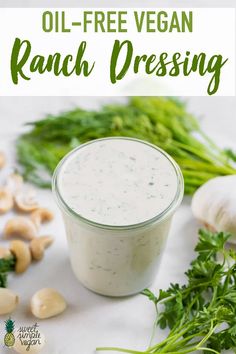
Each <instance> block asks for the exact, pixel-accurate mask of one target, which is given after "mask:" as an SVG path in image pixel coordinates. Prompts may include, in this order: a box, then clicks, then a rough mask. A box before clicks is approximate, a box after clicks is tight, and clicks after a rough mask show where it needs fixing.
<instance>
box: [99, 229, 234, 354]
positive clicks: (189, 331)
mask: <svg viewBox="0 0 236 354" xmlns="http://www.w3.org/2000/svg"><path fill="white" fill-rule="evenodd" d="M230 236H231V235H230V234H228V233H223V232H219V233H212V232H210V231H207V230H200V231H199V241H198V244H197V246H196V248H195V251H196V252H197V257H196V259H194V260H193V262H192V263H191V267H190V268H189V269H188V270H187V272H186V273H185V274H186V277H187V282H186V284H185V285H182V286H181V285H179V284H171V285H170V287H169V289H167V290H160V291H159V295H158V296H156V295H155V294H153V293H152V292H151V291H150V290H148V289H145V290H144V291H143V292H142V294H143V295H145V296H147V297H148V298H149V300H151V301H152V302H153V303H154V305H155V309H156V311H157V318H156V320H155V323H154V328H157V327H158V326H159V327H161V328H166V327H168V328H169V334H168V336H167V337H166V338H165V339H164V340H163V341H161V342H159V343H157V344H155V345H152V346H149V347H148V348H147V350H146V351H143V352H139V353H142V354H157V353H159V354H187V353H194V352H202V351H204V352H205V353H206V352H211V353H215V354H220V353H221V352H222V351H225V350H226V351H227V350H230V349H235V348H236V265H235V261H236V251H235V250H233V249H228V248H226V247H225V245H226V242H227V241H228V239H229V238H230ZM219 254H220V255H221V257H220V258H218V257H217V256H218V255H219ZM218 259H220V260H218ZM153 338H154V333H153V334H152V339H153ZM103 349H105V348H99V350H103ZM106 350H108V349H106ZM109 350H114V351H118V352H119V351H122V352H127V353H137V351H132V350H130V349H127V350H128V351H126V349H123V348H122V349H121V348H109Z"/></svg>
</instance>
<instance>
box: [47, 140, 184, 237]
mask: <svg viewBox="0 0 236 354" xmlns="http://www.w3.org/2000/svg"><path fill="white" fill-rule="evenodd" d="M104 140H129V141H136V142H138V143H142V144H145V145H147V146H150V147H152V148H154V149H155V150H157V151H159V152H160V153H161V154H162V155H164V156H165V157H166V158H167V159H168V160H169V161H170V163H171V164H172V166H173V168H174V170H175V173H176V178H177V188H176V193H175V196H174V198H173V200H172V202H171V203H170V204H169V205H168V206H167V207H166V208H165V209H164V210H163V211H162V212H161V213H159V214H157V215H155V216H154V217H152V218H150V219H147V220H144V221H142V222H140V223H135V224H130V225H106V224H102V223H98V222H96V221H93V220H90V219H88V218H85V217H83V216H82V215H80V214H78V213H77V212H76V211H74V210H73V209H71V207H70V206H69V205H68V204H67V203H66V201H65V200H64V199H63V197H62V195H61V193H60V190H59V187H58V176H59V174H60V171H61V168H62V166H63V165H64V163H65V162H66V161H67V160H68V159H69V158H70V157H71V156H72V155H73V154H75V153H76V152H77V151H78V150H80V149H81V148H84V147H86V146H87V145H90V144H94V143H97V142H100V141H104ZM52 192H53V195H54V197H55V200H56V202H57V204H58V206H59V207H60V208H62V209H63V210H64V211H65V212H67V213H69V214H70V215H72V216H73V217H75V218H76V219H77V220H79V221H81V222H83V223H85V224H87V225H90V226H94V227H96V228H99V229H108V230H133V229H139V228H143V227H146V226H150V225H152V224H155V223H157V222H161V221H163V220H164V219H165V218H166V217H168V216H169V215H170V214H172V213H173V212H174V211H175V210H176V208H177V207H178V206H179V205H180V203H181V201H182V199H183V194H184V179H183V175H182V172H181V170H180V167H179V165H178V164H177V163H176V162H175V160H174V159H173V158H172V157H171V156H170V155H169V154H168V153H166V152H165V151H164V150H162V149H161V148H159V147H158V146H157V145H154V144H151V143H149V142H146V141H144V140H141V139H136V138H129V137H123V136H116V137H106V138H100V139H94V140H91V141H88V142H86V143H84V144H81V145H79V146H78V147H76V148H75V149H73V150H71V151H70V152H69V153H67V154H66V155H65V156H64V157H63V158H62V159H61V161H60V162H59V163H58V165H57V167H56V168H55V171H54V173H53V177H52Z"/></svg>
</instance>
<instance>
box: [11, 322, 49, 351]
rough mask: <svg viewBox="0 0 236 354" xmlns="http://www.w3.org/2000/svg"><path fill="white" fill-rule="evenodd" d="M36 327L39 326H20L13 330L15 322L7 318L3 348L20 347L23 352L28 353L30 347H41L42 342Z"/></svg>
mask: <svg viewBox="0 0 236 354" xmlns="http://www.w3.org/2000/svg"><path fill="white" fill-rule="evenodd" d="M38 327H39V325H38V324H37V323H35V324H34V325H32V326H20V327H19V328H18V329H16V330H15V321H13V320H12V319H11V318H9V319H8V320H6V321H5V330H6V334H5V336H4V344H5V346H6V347H8V348H11V347H14V346H15V345H17V347H21V348H22V349H23V350H24V352H25V351H26V352H28V351H30V348H31V347H37V348H39V347H40V346H42V344H43V343H42V342H43V340H42V337H41V336H42V334H41V333H40V331H39V329H38Z"/></svg>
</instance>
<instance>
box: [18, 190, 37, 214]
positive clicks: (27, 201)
mask: <svg viewBox="0 0 236 354" xmlns="http://www.w3.org/2000/svg"><path fill="white" fill-rule="evenodd" d="M15 205H16V207H17V209H18V210H20V211H24V212H31V211H33V210H35V209H37V208H38V202H37V201H36V200H35V193H34V191H21V192H19V193H17V194H16V196H15Z"/></svg>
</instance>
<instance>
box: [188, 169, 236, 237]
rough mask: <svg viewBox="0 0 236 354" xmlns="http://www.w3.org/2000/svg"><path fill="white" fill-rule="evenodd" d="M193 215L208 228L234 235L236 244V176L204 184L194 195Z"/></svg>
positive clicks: (220, 178) (214, 179) (215, 179)
mask: <svg viewBox="0 0 236 354" xmlns="http://www.w3.org/2000/svg"><path fill="white" fill-rule="evenodd" d="M191 208H192V212H193V215H194V216H195V218H196V219H198V220H199V221H200V222H201V223H203V224H204V225H205V226H206V227H208V228H209V229H211V230H215V231H225V232H230V233H231V234H232V236H233V237H232V238H230V242H232V243H236V175H232V176H223V177H216V178H213V179H211V180H209V181H208V182H206V183H205V184H203V185H202V186H201V187H200V188H199V189H198V190H197V191H196V192H195V194H194V196H193V198H192V204H191Z"/></svg>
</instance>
